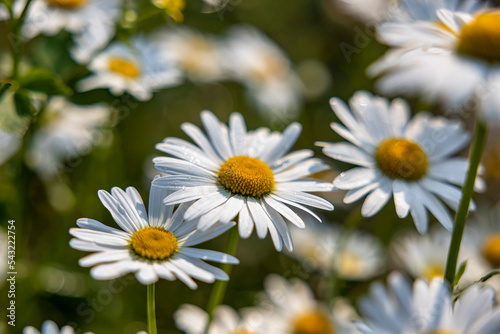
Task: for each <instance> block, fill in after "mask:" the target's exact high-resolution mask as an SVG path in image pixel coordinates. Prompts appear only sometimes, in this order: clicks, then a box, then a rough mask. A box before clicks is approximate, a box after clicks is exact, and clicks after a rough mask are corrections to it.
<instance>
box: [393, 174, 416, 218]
mask: <svg viewBox="0 0 500 334" xmlns="http://www.w3.org/2000/svg"><path fill="white" fill-rule="evenodd" d="M392 192H393V194H394V204H395V206H396V213H397V214H398V217H399V218H405V217H406V216H408V213H409V212H410V203H411V193H410V190H409V189H408V186H407V184H406V182H404V181H401V180H394V181H393V182H392Z"/></svg>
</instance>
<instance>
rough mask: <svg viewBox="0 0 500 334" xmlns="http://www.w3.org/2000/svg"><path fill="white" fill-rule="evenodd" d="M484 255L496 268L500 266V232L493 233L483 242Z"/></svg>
mask: <svg viewBox="0 0 500 334" xmlns="http://www.w3.org/2000/svg"><path fill="white" fill-rule="evenodd" d="M483 254H484V257H485V258H486V259H487V260H488V261H489V262H490V263H491V265H492V266H494V267H495V268H500V234H499V233H497V234H492V235H490V236H489V237H487V238H486V239H485V240H484V242H483Z"/></svg>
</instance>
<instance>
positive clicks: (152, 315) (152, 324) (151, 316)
mask: <svg viewBox="0 0 500 334" xmlns="http://www.w3.org/2000/svg"><path fill="white" fill-rule="evenodd" d="M147 294H148V334H157V332H158V331H157V330H156V311H155V283H152V284H149V285H148V293H147Z"/></svg>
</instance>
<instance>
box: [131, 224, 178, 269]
mask: <svg viewBox="0 0 500 334" xmlns="http://www.w3.org/2000/svg"><path fill="white" fill-rule="evenodd" d="M178 246H179V243H178V242H177V238H176V237H175V236H174V235H173V234H172V232H170V231H167V230H165V229H164V228H163V227H158V226H150V227H146V228H143V229H140V230H139V231H137V232H135V233H134V235H133V236H132V239H131V241H130V247H131V249H132V251H133V252H134V253H135V254H136V255H137V256H139V257H142V258H144V259H146V260H150V261H164V260H167V259H169V258H171V257H172V256H174V255H175V253H176V252H177V249H178Z"/></svg>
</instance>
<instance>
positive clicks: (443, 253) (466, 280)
mask: <svg viewBox="0 0 500 334" xmlns="http://www.w3.org/2000/svg"><path fill="white" fill-rule="evenodd" d="M450 241H451V235H450V233H449V232H448V231H446V230H443V229H437V228H436V229H433V230H431V232H430V233H429V234H426V235H420V234H416V233H407V234H404V235H400V236H397V237H396V238H395V239H394V240H393V241H392V251H393V252H392V253H393V256H394V258H395V260H396V262H397V263H398V264H399V265H400V267H402V268H405V270H406V271H407V272H409V273H410V274H411V276H412V277H414V278H419V277H420V278H424V279H426V280H427V281H428V282H430V281H432V280H433V279H434V278H441V279H443V278H444V273H445V270H446V260H447V256H448V249H449V248H450ZM471 246H472V245H471V243H470V240H468V239H467V238H465V239H464V240H463V242H462V244H461V247H460V254H459V258H458V263H463V262H464V261H467V266H466V269H465V272H464V274H463V276H462V278H461V279H460V284H459V286H461V287H464V286H467V285H469V284H470V283H472V282H474V281H476V280H477V279H479V278H481V276H483V275H484V274H486V272H487V271H488V269H487V268H486V267H485V266H484V265H481V263H480V261H478V260H479V257H478V254H477V253H476V252H475V250H474V249H473V248H472V247H471Z"/></svg>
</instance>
